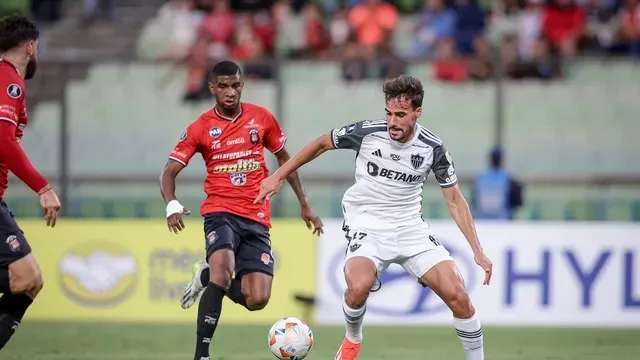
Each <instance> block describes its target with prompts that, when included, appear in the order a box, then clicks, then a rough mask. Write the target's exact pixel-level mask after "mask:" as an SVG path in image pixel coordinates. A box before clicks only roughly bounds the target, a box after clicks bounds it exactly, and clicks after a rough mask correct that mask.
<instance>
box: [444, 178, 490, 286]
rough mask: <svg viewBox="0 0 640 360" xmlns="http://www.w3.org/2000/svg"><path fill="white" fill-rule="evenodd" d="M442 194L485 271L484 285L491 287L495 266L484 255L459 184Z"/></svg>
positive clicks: (454, 219) (446, 188) (477, 260)
mask: <svg viewBox="0 0 640 360" xmlns="http://www.w3.org/2000/svg"><path fill="white" fill-rule="evenodd" d="M442 193H443V194H444V198H445V200H446V201H447V207H448V208H449V213H450V214H451V217H453V221H455V223H456V225H458V228H459V229H460V231H461V232H462V234H463V235H464V237H465V238H466V239H467V242H469V245H470V246H471V249H472V250H473V255H474V258H475V260H476V263H477V264H478V265H480V267H482V269H483V270H484V271H485V278H484V282H483V284H484V285H489V283H490V282H491V274H492V271H493V264H492V263H491V260H489V258H488V257H487V256H486V255H485V254H484V250H483V249H482V245H480V240H478V233H477V232H476V226H475V224H474V222H473V215H471V209H470V208H469V204H468V203H467V200H465V198H464V195H463V194H462V191H460V187H459V186H458V184H455V185H453V186H450V187H444V188H442Z"/></svg>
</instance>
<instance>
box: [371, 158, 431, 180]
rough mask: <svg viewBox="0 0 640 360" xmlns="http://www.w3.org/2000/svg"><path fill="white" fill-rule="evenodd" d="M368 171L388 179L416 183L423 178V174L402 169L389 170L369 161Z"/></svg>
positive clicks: (372, 174)
mask: <svg viewBox="0 0 640 360" xmlns="http://www.w3.org/2000/svg"><path fill="white" fill-rule="evenodd" d="M367 172H368V173H369V175H371V176H382V177H385V178H387V179H391V180H396V181H401V182H405V183H416V182H419V181H420V180H421V179H422V175H411V174H407V173H403V172H402V171H396V170H389V169H385V168H383V167H380V166H378V165H377V164H374V163H372V162H371V161H369V162H368V163H367Z"/></svg>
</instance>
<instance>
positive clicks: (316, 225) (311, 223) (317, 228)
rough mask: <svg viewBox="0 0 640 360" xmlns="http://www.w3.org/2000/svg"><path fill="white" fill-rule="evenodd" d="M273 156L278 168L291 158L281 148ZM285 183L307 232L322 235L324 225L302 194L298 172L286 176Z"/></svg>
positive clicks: (302, 189) (305, 196) (305, 195)
mask: <svg viewBox="0 0 640 360" xmlns="http://www.w3.org/2000/svg"><path fill="white" fill-rule="evenodd" d="M275 155H276V158H277V159H278V166H282V165H284V164H286V163H287V161H289V160H291V156H290V155H289V152H288V151H287V150H286V149H285V148H282V150H280V151H278V152H277V153H275ZM287 182H288V183H289V185H290V186H291V188H292V189H293V192H294V193H295V194H296V197H297V198H298V203H300V209H301V217H302V219H303V220H304V222H305V223H306V224H307V227H308V228H309V230H312V231H313V233H314V234H316V233H317V234H318V235H320V234H322V233H323V230H322V228H323V227H324V224H323V223H322V220H321V219H320V217H319V216H318V214H316V212H315V211H314V210H313V209H312V208H311V206H310V205H309V202H308V199H307V194H305V192H304V187H303V186H302V181H301V180H300V176H299V175H298V172H297V171H293V172H292V173H291V174H289V176H287Z"/></svg>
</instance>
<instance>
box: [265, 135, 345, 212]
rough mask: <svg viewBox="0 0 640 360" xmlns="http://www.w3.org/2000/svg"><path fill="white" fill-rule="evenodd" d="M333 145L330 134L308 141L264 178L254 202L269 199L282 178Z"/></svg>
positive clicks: (330, 148)
mask: <svg viewBox="0 0 640 360" xmlns="http://www.w3.org/2000/svg"><path fill="white" fill-rule="evenodd" d="M333 149H335V147H334V146H333V143H332V142H331V136H330V135H329V134H324V135H322V136H320V137H318V138H317V139H315V140H313V141H312V142H310V143H309V144H308V145H307V146H305V147H304V148H303V149H302V150H300V151H299V152H298V153H297V154H295V155H294V156H293V157H292V158H291V159H289V160H288V161H287V162H285V163H284V164H282V166H280V168H278V170H277V171H276V172H275V173H274V174H273V175H271V176H269V177H268V178H266V179H264V180H263V181H262V184H261V185H260V194H258V197H257V198H256V199H255V201H254V203H259V202H260V203H261V202H264V200H269V198H271V196H273V195H275V194H276V193H277V192H278V191H279V190H280V187H282V184H283V183H284V180H285V179H286V178H287V177H289V175H291V173H293V172H294V171H296V170H298V169H299V168H300V167H302V165H304V164H306V163H308V162H310V161H311V160H313V159H315V158H317V157H318V156H320V155H321V154H322V153H324V152H325V151H327V150H333Z"/></svg>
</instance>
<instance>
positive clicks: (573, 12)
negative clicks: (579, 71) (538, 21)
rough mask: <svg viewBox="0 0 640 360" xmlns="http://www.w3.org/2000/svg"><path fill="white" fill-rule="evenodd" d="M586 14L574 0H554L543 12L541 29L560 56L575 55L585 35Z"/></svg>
mask: <svg viewBox="0 0 640 360" xmlns="http://www.w3.org/2000/svg"><path fill="white" fill-rule="evenodd" d="M585 25H586V15H585V13H584V10H583V9H582V8H581V7H580V6H578V5H577V4H576V3H575V2H574V0H556V2H555V3H552V4H551V5H549V6H547V7H546V9H545V12H544V20H543V31H544V35H545V36H546V37H547V38H548V39H549V40H550V42H551V45H552V47H553V49H554V50H556V51H558V52H559V53H560V54H561V55H562V56H565V57H569V58H571V57H574V56H575V55H577V51H578V45H579V41H580V40H581V39H582V38H583V36H584V35H585V30H586V27H585Z"/></svg>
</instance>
